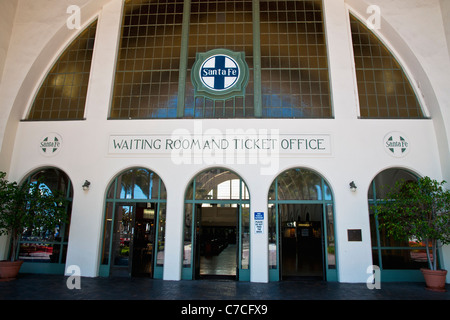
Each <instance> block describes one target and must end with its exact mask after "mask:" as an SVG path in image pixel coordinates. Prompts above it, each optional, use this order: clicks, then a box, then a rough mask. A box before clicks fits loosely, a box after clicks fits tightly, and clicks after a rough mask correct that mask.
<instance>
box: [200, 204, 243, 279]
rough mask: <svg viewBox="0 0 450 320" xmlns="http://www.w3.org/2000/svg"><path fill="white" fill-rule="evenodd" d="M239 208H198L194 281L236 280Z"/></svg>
mask: <svg viewBox="0 0 450 320" xmlns="http://www.w3.org/2000/svg"><path fill="white" fill-rule="evenodd" d="M238 215H239V206H238V207H236V206H233V207H228V206H221V205H217V204H214V205H207V206H198V210H197V219H198V221H197V229H196V230H197V235H196V241H197V243H196V250H195V262H196V266H195V278H196V279H204V278H224V279H225V278H228V279H237V275H238V265H237V261H238V259H239V254H238V253H239V252H238V247H239V245H238V244H239V241H238V232H237V230H238V228H237V223H238Z"/></svg>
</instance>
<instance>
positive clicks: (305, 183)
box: [268, 168, 337, 281]
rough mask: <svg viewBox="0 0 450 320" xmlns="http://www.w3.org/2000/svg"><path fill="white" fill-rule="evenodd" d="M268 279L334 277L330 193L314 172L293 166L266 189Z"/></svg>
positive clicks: (332, 212)
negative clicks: (267, 204)
mask: <svg viewBox="0 0 450 320" xmlns="http://www.w3.org/2000/svg"><path fill="white" fill-rule="evenodd" d="M268 197H269V208H268V221H269V222H268V228H269V229H268V230H269V279H270V280H272V281H277V280H280V279H284V280H286V279H290V278H304V277H316V278H318V279H324V280H328V281H336V280H337V273H336V252H335V232H334V210H333V196H332V192H331V189H330V187H329V186H328V183H327V182H326V181H325V180H324V179H323V178H322V177H321V176H320V175H318V174H317V173H315V172H314V171H312V170H308V169H304V168H295V169H290V170H286V171H285V172H283V173H281V174H280V175H279V176H278V177H277V178H276V179H275V180H274V182H273V183H272V185H271V187H270V189H269V195H268Z"/></svg>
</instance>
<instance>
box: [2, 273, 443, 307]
mask: <svg viewBox="0 0 450 320" xmlns="http://www.w3.org/2000/svg"><path fill="white" fill-rule="evenodd" d="M68 280H69V278H68V277H64V276H56V275H28V274H21V275H19V277H18V279H16V280H14V281H10V282H0V300H17V299H19V300H48V299H51V300H84V299H87V300H100V299H102V300H104V299H106V300H241V301H243V302H245V301H254V300H259V301H261V300H272V301H276V300H278V301H281V300H283V301H289V300H290V301H297V300H450V291H449V290H450V286H449V285H447V290H448V291H447V292H444V293H437V292H431V291H429V290H426V289H425V288H424V284H423V283H382V284H381V289H372V290H370V289H368V288H367V286H366V284H363V283H360V284H348V283H336V282H328V283H327V282H323V281H281V282H270V283H250V282H236V281H218V280H196V281H188V280H182V281H163V280H152V279H146V278H81V279H80V289H69V288H68V287H67V282H68ZM72 283H74V282H72Z"/></svg>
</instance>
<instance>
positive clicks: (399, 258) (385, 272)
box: [368, 168, 427, 281]
mask: <svg viewBox="0 0 450 320" xmlns="http://www.w3.org/2000/svg"><path fill="white" fill-rule="evenodd" d="M417 179H418V177H417V176H416V175H415V174H413V173H411V172H409V171H408V170H405V169H400V168H392V169H387V170H384V171H382V172H380V173H379V174H378V175H377V176H376V177H375V178H374V179H373V181H372V183H371V185H370V188H369V192H368V200H369V213H370V231H371V241H372V257H373V264H374V265H377V266H379V267H380V270H381V272H382V276H383V279H384V280H385V281H389V280H397V281H398V280H402V279H409V280H411V279H414V277H415V276H418V277H421V274H420V272H416V273H414V271H418V270H419V269H420V268H422V267H425V268H427V257H426V252H425V247H424V246H420V245H417V244H416V243H415V242H413V241H411V242H409V241H401V240H396V239H394V238H393V237H388V236H387V234H386V231H385V230H383V229H380V228H379V226H378V225H379V224H378V218H377V216H376V210H377V205H378V204H380V203H382V202H384V201H386V200H388V199H387V195H388V193H389V188H390V187H393V186H394V185H395V183H396V182H397V181H405V182H408V181H417ZM411 240H413V239H411ZM396 270H402V271H401V272H396ZM406 270H409V271H412V272H408V271H406ZM402 277H403V278H402ZM405 277H406V278H405ZM408 277H409V278H408ZM418 279H420V278H418Z"/></svg>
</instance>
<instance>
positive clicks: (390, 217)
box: [376, 177, 450, 291]
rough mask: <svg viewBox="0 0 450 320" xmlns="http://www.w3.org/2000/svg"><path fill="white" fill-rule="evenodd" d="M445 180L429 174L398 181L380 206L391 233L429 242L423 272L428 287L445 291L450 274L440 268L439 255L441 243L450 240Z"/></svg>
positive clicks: (383, 224)
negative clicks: (428, 175) (415, 179)
mask: <svg viewBox="0 0 450 320" xmlns="http://www.w3.org/2000/svg"><path fill="white" fill-rule="evenodd" d="M445 183H446V182H445V181H442V182H438V181H436V180H432V179H431V178H429V177H423V178H421V179H419V180H418V181H417V182H416V181H414V182H412V181H408V182H405V181H398V182H397V183H396V184H395V186H394V187H393V188H391V190H390V191H389V192H388V198H387V199H388V200H387V201H386V202H385V203H383V204H382V205H380V206H377V208H376V212H377V215H378V216H379V222H380V226H381V227H384V228H385V229H386V232H387V234H388V235H390V236H393V237H394V238H396V239H398V240H407V241H410V242H411V241H413V242H417V243H422V244H424V245H425V249H426V256H427V261H428V269H426V268H423V269H421V271H422V273H423V275H424V278H425V282H426V285H427V288H428V289H430V290H434V291H445V278H446V274H447V271H446V270H439V269H438V265H437V260H438V259H437V254H436V253H437V249H438V246H442V245H445V244H449V243H450V191H449V190H446V189H445V188H444V185H445ZM430 249H431V252H430ZM435 280H436V281H437V283H434V282H432V281H435Z"/></svg>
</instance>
